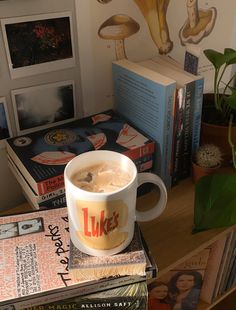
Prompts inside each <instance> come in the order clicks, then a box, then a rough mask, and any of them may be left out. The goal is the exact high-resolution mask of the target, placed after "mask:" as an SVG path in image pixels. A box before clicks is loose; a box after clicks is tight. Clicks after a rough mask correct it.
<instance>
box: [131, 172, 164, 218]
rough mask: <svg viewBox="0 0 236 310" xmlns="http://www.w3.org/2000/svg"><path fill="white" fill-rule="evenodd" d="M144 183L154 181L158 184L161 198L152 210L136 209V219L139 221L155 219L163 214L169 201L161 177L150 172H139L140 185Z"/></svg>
mask: <svg viewBox="0 0 236 310" xmlns="http://www.w3.org/2000/svg"><path fill="white" fill-rule="evenodd" d="M143 183H153V184H155V185H157V186H158V187H159V189H160V199H159V201H158V202H157V204H156V205H155V206H154V207H153V208H152V209H151V210H148V211H143V212H141V211H138V210H136V220H137V221H138V222H147V221H151V220H153V219H155V218H156V217H158V216H159V215H161V213H162V212H163V211H164V209H165V207H166V203H167V190H166V187H165V184H164V182H163V181H162V179H161V178H160V177H158V176H157V175H156V174H153V173H150V172H142V173H138V186H140V185H142V184H143Z"/></svg>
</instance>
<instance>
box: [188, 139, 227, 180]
mask: <svg viewBox="0 0 236 310" xmlns="http://www.w3.org/2000/svg"><path fill="white" fill-rule="evenodd" d="M221 162H222V152H221V150H220V148H219V147H218V146H216V145H214V144H202V145H201V146H200V147H199V148H198V149H197V151H196V152H195V154H194V156H193V159H192V178H193V182H194V183H196V182H197V181H198V180H199V179H200V178H201V177H203V176H205V175H210V174H213V173H215V172H216V171H217V170H218V169H219V168H220V167H221Z"/></svg>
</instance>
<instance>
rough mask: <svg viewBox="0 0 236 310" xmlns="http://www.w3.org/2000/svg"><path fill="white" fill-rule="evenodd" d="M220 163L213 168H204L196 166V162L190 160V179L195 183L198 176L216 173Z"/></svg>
mask: <svg viewBox="0 0 236 310" xmlns="http://www.w3.org/2000/svg"><path fill="white" fill-rule="evenodd" d="M220 167H221V165H218V166H216V167H213V168H206V167H201V166H198V165H197V164H196V163H194V162H192V179H193V182H194V183H196V182H197V181H198V180H199V179H200V178H202V177H204V176H206V175H211V174H214V173H216V172H217V171H218V170H219V169H220Z"/></svg>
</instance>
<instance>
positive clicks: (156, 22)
mask: <svg viewBox="0 0 236 310" xmlns="http://www.w3.org/2000/svg"><path fill="white" fill-rule="evenodd" d="M235 9H236V2H235V1H233V0H228V1H227V5H225V3H223V2H222V1H220V0H212V1H203V0H178V1H175V0H155V1H153V0H152V1H150V0H130V1H127V0H94V1H83V0H78V1H76V12H77V27H78V29H77V30H78V38H79V57H80V70H81V80H82V92H83V105H84V112H85V114H86V115H88V114H91V113H94V112H99V110H100V109H103V110H105V109H110V108H112V107H113V101H114V96H113V85H112V70H111V64H112V61H114V60H117V59H120V58H128V59H129V60H131V61H135V62H136V61H137V62H138V61H142V60H145V59H148V58H152V57H155V56H158V55H159V54H165V55H169V56H171V57H173V58H175V59H176V60H177V61H178V62H180V64H181V65H182V66H183V65H184V57H185V52H186V51H188V50H189V49H191V50H195V52H197V53H198V56H199V62H198V70H199V71H198V72H199V73H200V74H202V75H203V76H204V77H205V90H209V91H210V90H211V89H212V86H213V85H212V74H213V70H212V66H211V64H210V63H209V62H208V60H207V59H206V58H205V57H204V55H203V52H202V51H203V50H204V49H206V48H215V49H217V48H218V49H219V50H222V49H223V48H224V47H232V48H235V46H234V45H236V42H235V41H233V38H234V33H235V30H236V25H235V23H234V12H235Z"/></svg>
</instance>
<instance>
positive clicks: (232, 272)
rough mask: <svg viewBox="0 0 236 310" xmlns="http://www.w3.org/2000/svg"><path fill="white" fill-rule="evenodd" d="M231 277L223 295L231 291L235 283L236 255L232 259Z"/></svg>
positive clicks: (229, 276) (227, 281)
mask: <svg viewBox="0 0 236 310" xmlns="http://www.w3.org/2000/svg"><path fill="white" fill-rule="evenodd" d="M228 269H229V275H228V278H227V279H226V285H225V287H224V289H223V290H222V291H221V292H220V293H221V294H223V293H225V292H226V291H228V290H230V289H231V288H232V287H233V283H234V280H235V277H236V255H235V253H234V255H233V257H232V264H231V265H230V266H229V268H228Z"/></svg>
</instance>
